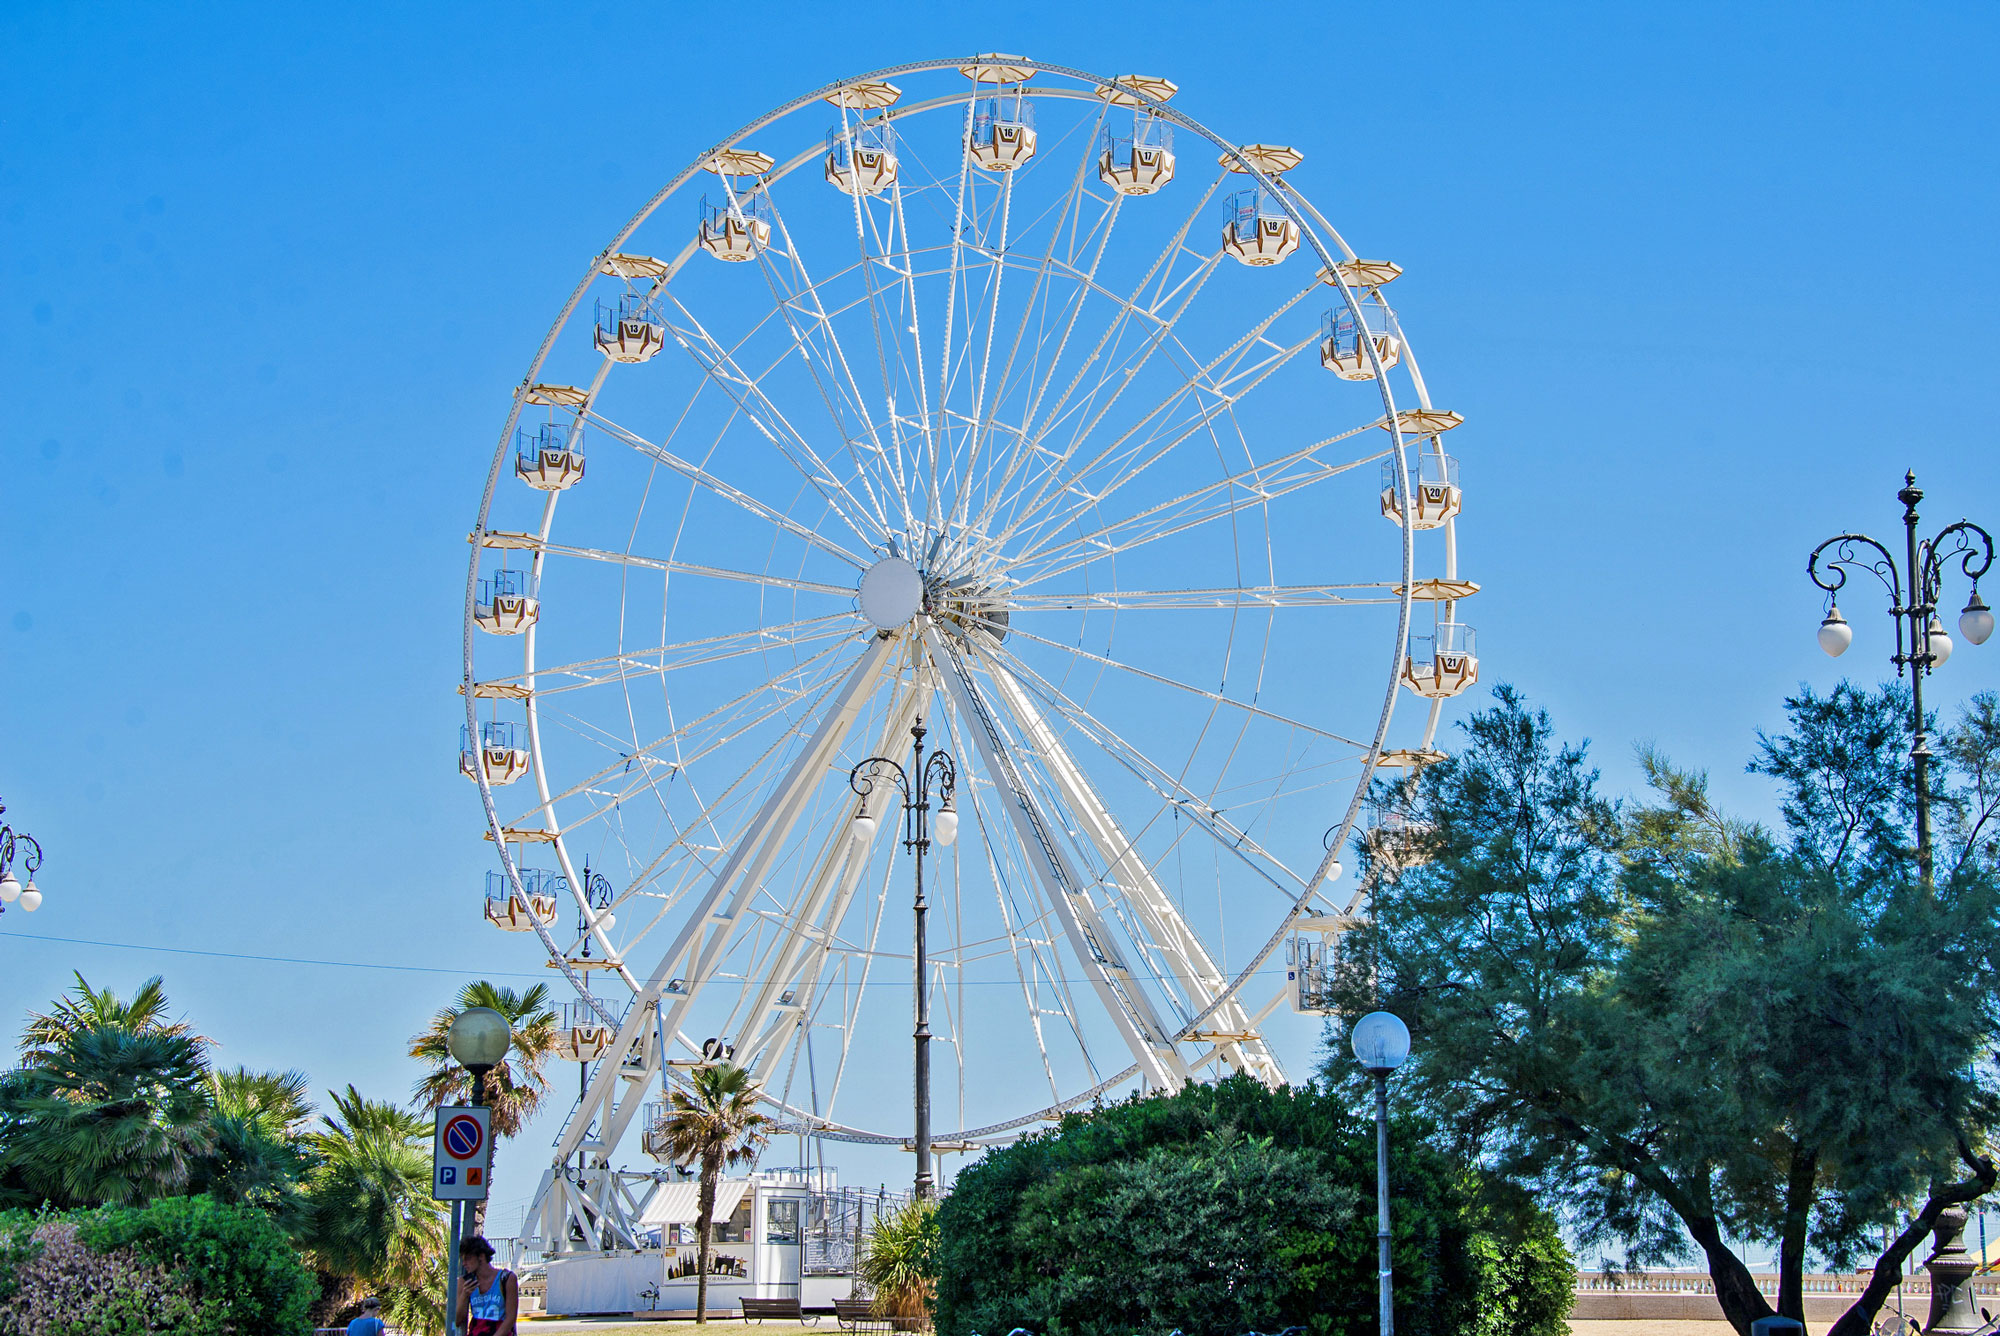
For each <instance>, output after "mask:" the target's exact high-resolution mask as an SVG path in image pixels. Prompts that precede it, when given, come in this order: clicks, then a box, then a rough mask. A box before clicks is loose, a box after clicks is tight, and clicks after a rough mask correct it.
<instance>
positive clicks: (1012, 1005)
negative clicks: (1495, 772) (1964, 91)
mask: <svg viewBox="0 0 2000 1336" xmlns="http://www.w3.org/2000/svg"><path fill="white" fill-rule="evenodd" d="M1176 91H1177V89H1176V86H1175V84H1174V83H1173V82H1171V81H1170V80H1168V79H1165V78H1159V77H1152V76H1142V75H1124V76H1118V77H1115V78H1105V77H1100V76H1097V75H1092V74H1088V73H1085V72H1083V71H1079V70H1072V69H1065V68H1061V67H1056V66H1049V65H1039V64H1035V63H1032V62H1029V61H1026V60H1023V59H1021V58H1018V57H1011V56H980V57H976V58H971V59H960V60H950V61H939V62H933V63H925V64H913V65H902V66H897V67H895V68H892V69H887V70H882V71H879V72H876V73H872V74H868V75H864V76H861V77H858V78H853V79H848V80H843V81H841V82H838V83H835V84H830V85H828V86H827V87H825V88H821V89H818V90H816V91H814V92H811V93H809V94H806V95H805V96H802V97H799V98H797V99H795V100H793V101H791V102H788V103H786V104H785V105H783V106H781V107H779V108H777V109H776V110H774V111H772V112H770V113H769V114H767V115H764V116H760V117H759V118H757V119H756V120H755V121H753V122H751V123H750V124H749V125H748V126H746V127H745V128H744V129H743V130H742V131H741V132H740V133H738V134H736V135H734V136H732V137H731V138H730V139H729V140H727V141H726V142H725V143H723V144H722V145H720V146H718V147H717V148H715V149H713V150H711V151H709V152H706V153H703V154H702V155H701V156H700V157H699V158H698V159H696V161H695V162H694V163H693V164H691V165H690V166H688V167H687V168H686V170H684V171H682V172H681V173H680V174H679V175H678V176H676V177H675V178H674V179H673V180H672V181H671V182H669V183H668V185H667V186H666V187H665V188H664V189H663V190H661V191H660V192H659V194H658V195H656V196H654V197H653V198H652V199H651V200H650V201H648V202H647V204H646V205H645V207H644V208H643V209H641V210H640V212H639V213H638V215H637V216H636V217H634V218H633V219H632V220H631V221H630V222H629V223H627V224H626V225H625V226H624V227H623V228H622V229H620V230H619V232H618V234H617V235H616V236H615V237H614V238H613V239H612V241H611V242H610V244H609V245H607V246H606V247H605V249H604V250H603V251H602V252H601V253H599V254H598V255H597V256H596V257H595V258H594V259H592V260H591V261H590V263H589V266H588V269H587V272H586V273H585V275H584V277H583V279H582V281H581V282H580V283H579V284H578V285H577V287H576V289H575V291H574V292H573V293H572V294H571V295H570V297H569V300H568V301H567V302H566V303H565V304H564V305H563V307H562V310H561V312H560V313H559V314H558V316H557V318H556V320H555V323H554V325H553V326H552V327H551V329H550V330H549V333H548V335H547V337H546V338H545V339H544V340H543V342H542V344H541V347H540V349H539V350H538V351H537V353H536V355H535V357H534V360H533V363H532V364H531V366H530V368H529V371H528V374H527V375H526V377H524V379H523V380H522V382H521V384H520V386H519V387H518V388H517V390H516V391H515V393H514V396H513V401H512V403H511V404H510V405H509V407H508V411H507V414H506V425H505V427H504V429H503V431H502V433H501V439H500V443H499V448H498V450H497V451H496V453H495V455H494V458H493V463H492V467H491V469H490V471H489V473H488V475H487V479H486V486H485V491H484V494H483V496H482V498H481V501H480V508H479V518H478V523H477V526H476V527H475V529H474V530H473V532H472V534H471V541H472V543H473V559H472V563H471V569H470V571H469V573H468V577H467V585H466V601H465V660H464V670H465V671H464V679H463V683H462V686H461V690H462V692H463V693H464V694H465V696H466V725H465V730H464V735H463V738H462V745H461V749H460V750H461V754H460V768H461V770H462V771H463V772H464V773H465V775H466V776H467V777H468V778H470V779H472V780H474V781H475V782H476V783H477V785H478V789H479V793H480V797H481V800H482V802H483V803H484V806H485V811H486V817H487V821H488V830H487V838H488V839H489V840H491V841H493V842H494V843H495V844H496V846H497V850H498V853H499V862H500V867H499V869H498V870H497V871H495V872H493V873H491V874H489V877H488V886H487V890H486V896H485V901H484V913H485V915H486V917H487V918H488V919H489V920H490V921H491V922H492V923H494V924H495V925H496V926H497V927H499V928H502V929H507V930H510V931H513V932H518V933H524V934H525V933H532V934H534V935H535V937H537V938H539V941H540V944H541V946H542V947H543V948H544V949H545V950H546V952H547V953H548V957H549V963H550V965H551V966H552V967H554V968H556V969H558V970H560V971H561V972H562V973H563V974H564V975H565V976H566V977H567V979H568V981H569V983H570V985H571V986H572V988H573V989H574V992H575V997H574V1000H572V1001H570V1002H568V1003H566V1004H565V1006H564V1016H563V1028H562V1036H563V1038H562V1043H561V1051H562V1054H563V1056H564V1057H567V1058H569V1059H571V1060H573V1061H576V1062H579V1063H583V1064H586V1068H585V1071H586V1079H585V1083H584V1091H583V1094H582V1096H581V1097H580V1099H579V1102H578V1106H577V1108H576V1110H575V1111H574V1112H573V1113H572V1114H571V1116H570V1118H569V1121H568V1122H567V1123H566V1124H565V1126H564V1128H563V1132H562V1134H561V1136H560V1138H559V1139H558V1142H557V1144H556V1147H555V1153H554V1155H553V1156H552V1158H551V1168H550V1170H549V1172H548V1173H547V1174H546V1175H545V1177H544V1180H543V1183H542V1187H541V1189H540V1191H539V1193H538V1195H537V1198H536V1206H535V1208H534V1209H533V1211H532V1212H531V1217H530V1221H529V1227H528V1232H529V1233H530V1234H531V1235H534V1236H536V1237H537V1239H538V1240H539V1241H540V1243H541V1244H542V1246H544V1247H546V1248H549V1249H553V1250H560V1249H562V1248H564V1247H566V1246H569V1242H568V1241H569V1239H570V1238H571V1237H572V1233H574V1234H576V1235H577V1236H580V1237H587V1238H590V1239H593V1240H596V1239H599V1238H610V1239H612V1240H614V1241H615V1242H616V1243H618V1244H619V1245H620V1246H636V1245H637V1242H638V1240H637V1236H636V1232H635V1229H636V1227H635V1226H634V1225H633V1223H632V1221H633V1219H634V1215H635V1210H636V1205H637V1198H636V1197H635V1195H634V1192H633V1183H634V1182H635V1181H636V1179H635V1176H634V1175H629V1174H623V1173H621V1171H619V1170H617V1169H615V1168H613V1166H612V1161H613V1158H614V1156H615V1155H616V1154H617V1153H618V1150H619V1147H620V1143H621V1142H622V1141H624V1140H625V1139H626V1137H627V1133H628V1132H629V1131H630V1130H631V1129H633V1128H634V1126H635V1125H636V1126H637V1127H638V1128H639V1132H640V1134H639V1136H638V1138H637V1140H638V1141H639V1143H640V1144H641V1146H642V1147H643V1148H644V1149H646V1150H649V1151H650V1150H651V1148H652V1147H651V1141H652V1138H651V1137H650V1136H649V1135H647V1133H648V1131H649V1130H650V1126H651V1122H652V1119H653V1116H654V1113H653V1110H654V1109H655V1108H656V1107H657V1105H656V1102H657V1101H658V1100H659V1099H660V1098H661V1092H662V1091H663V1090H664V1089H666V1088H668V1086H669V1083H671V1082H672V1081H674V1080H676V1079H678V1078H679V1077H680V1076H683V1075H685V1074H686V1072H688V1071H689V1070H690V1069H691V1068H693V1067H695V1066H698V1065H700V1064H702V1063H705V1062H712V1061H716V1060H718V1059H720V1058H723V1057H727V1058H729V1059H730V1060H732V1061H734V1062H735V1063H737V1064H738V1065H741V1066H743V1067H745V1068H747V1069H749V1070H750V1071H751V1072H752V1073H753V1074H754V1075H755V1076H756V1078H757V1079H758V1080H759V1081H760V1082H761V1083H762V1088H763V1091H764V1096H765V1098H766V1100H767V1101H768V1103H769V1104H770V1105H771V1106H772V1109H773V1113H774V1116H775V1117H776V1118H777V1119H778V1120H779V1122H780V1124H781V1126H783V1127H785V1128H787V1129H788V1130H791V1131H797V1132H800V1133H802V1134H806V1133H809V1134H811V1135H814V1136H820V1137H827V1138H834V1139H846V1140H851V1141H864V1142H877V1143H882V1144H890V1145H894V1144H904V1143H907V1142H908V1141H909V1139H910V1136H911V1131H910V1123H909V1113H908V1103H907V1097H906V1095H905V1093H904V1092H906V1091H907V1090H908V1089H909V1086H908V1079H907V1078H908V1072H909V1067H908V1065H907V1062H908V1059H907V1053H908V1048H907V1044H908V1042H909V1035H910V1022H911V1009H912V995H913V991H914V988H915V985H916V982H917V981H916V980H914V979H913V977H912V974H913V962H914V960H915V959H916V958H917V957H916V952H915V950H914V932H913V926H912V917H911V905H910V899H909V876H910V869H909V860H908V856H907V854H906V853H905V851H904V850H903V849H902V848H900V847H899V842H898V841H897V840H896V839H895V838H893V832H894V830H895V828H896V826H897V824H898V822H899V820H900V816H901V813H900V809H899V808H898V807H897V803H899V802H900V801H901V798H900V796H899V795H887V796H886V797H885V794H886V788H878V789H876V790H875V792H874V793H873V794H871V795H869V796H868V797H867V798H865V799H864V797H863V795H862V793H861V792H860V788H859V787H858V786H856V785H853V784H851V783H850V782H849V780H850V773H851V771H852V770H853V769H854V767H855V766H856V765H858V764H861V763H863V762H864V761H866V760H867V758H870V757H874V756H890V757H894V756H898V755H900V754H904V753H906V752H907V749H908V739H909V737H910V735H911V732H912V730H913V729H914V728H917V727H922V728H924V729H925V730H926V732H927V734H928V737H929V743H930V745H931V746H933V747H942V748H945V749H948V750H949V752H950V753H951V754H952V755H953V756H954V757H955V758H956V761H957V784H956V788H955V792H954V798H953V801H954V804H955V807H954V824H955V827H956V832H957V839H956V840H955V841H953V842H951V843H950V845H949V847H934V848H933V849H932V858H931V861H930V863H929V865H928V870H927V877H928V879H929V887H930V909H929V914H930V926H929V950H928V956H927V959H928V967H927V970H926V978H925V979H924V981H923V983H924V986H925V987H926V988H927V989H928V990H929V991H928V997H929V999H930V1002H931V1006H932V1013H933V1027H934V1031H935V1036H936V1048H937V1051H938V1054H939V1056H938V1058H937V1060H936V1061H937V1063H938V1078H937V1088H938V1099H937V1102H938V1115H937V1118H938V1123H939V1126H940V1128H941V1129H943V1130H940V1131H939V1132H938V1134H937V1138H936V1139H937V1144H939V1145H941V1146H947V1147H957V1148H971V1147H976V1146H980V1145H986V1144H993V1143H997V1142H1001V1141H1005V1140H1008V1139H1011V1138H1013V1137H1016V1136H1019V1135H1021V1134H1022V1133H1023V1132H1024V1131H1027V1130H1033V1129H1034V1128H1036V1127H1038V1126H1042V1125H1044V1124H1045V1122H1046V1120H1049V1119H1053V1118H1056V1117H1059V1116H1060V1114H1061V1112H1062V1111H1063V1110H1065V1109H1070V1108H1074V1107H1076V1106H1078V1105H1079V1104H1083V1103H1087V1102H1088V1101H1090V1100H1092V1099H1096V1098H1100V1097H1105V1096H1108V1095H1115V1094H1118V1093H1120V1092H1123V1091H1127V1090H1133V1089H1172V1088H1175V1087H1177V1086H1179V1085H1180V1084H1181V1083H1183V1082H1185V1081H1188V1080H1190V1079H1201V1078H1204V1077H1207V1076H1210V1075H1216V1074H1222V1073H1228V1072H1246V1073H1249V1074H1251V1075H1253V1076H1255V1077H1256V1078H1258V1079H1260V1080H1263V1081H1266V1082H1272V1083H1275V1082H1278V1081H1280V1080H1282V1079H1284V1073H1283V1070H1282V1067H1281V1065H1280V1063H1279V1060H1278V1058H1277V1056H1276V1055H1275V1054H1274V1052H1273V1050H1272V1047H1271V1045H1270V1044H1269V1043H1268V1042H1267V1038H1266V1031H1267V1030H1268V1028H1269V1026H1270V1025H1271V1024H1272V1023H1273V1022H1272V1018H1273V1016H1274V1015H1282V1014H1285V1013H1289V1012H1291V1011H1294V1010H1303V1011H1307V1012H1312V1011H1316V1010H1323V1006H1322V1004H1321V997H1320V990H1321V987H1322V985H1323V984H1324V982H1325V980H1324V976H1323V967H1324V965H1325V961H1326V959H1327V946H1328V944H1329V943H1330V942H1331V940H1332V938H1333V936H1334V935H1335V934H1337V933H1338V932H1339V931H1340V930H1341V929H1342V928H1343V927H1345V926H1347V925H1348V924H1349V923H1350V922H1351V921H1352V920H1351V917H1350V916H1351V915H1352V914H1353V913H1354V912H1356V910H1357V909H1358V908H1359V900H1360V898H1361V896H1362V894H1363V893H1364V892H1363V891H1362V890H1360V889H1358V888H1356V887H1354V886H1352V885H1343V884H1342V872H1341V868H1340V864H1339V862H1338V861H1337V854H1338V851H1339V850H1340V849H1341V848H1342V847H1343V846H1344V845H1346V844H1347V843H1348V842H1349V841H1350V839H1351V838H1353V837H1354V836H1356V835H1357V834H1360V833H1362V832H1364V831H1365V830H1367V829H1368V828H1369V826H1370V824H1371V822H1370V817H1369V813H1368V811H1367V806H1366V799H1367V793H1368V784H1369V780H1370V778H1371V776H1372V775H1373V774H1374V773H1375V772H1376V770H1377V768H1378V767H1382V766H1386V765H1404V766H1417V765H1421V764H1422V763H1424V762H1425V761H1426V760H1428V759H1432V758H1434V757H1435V756H1436V753H1435V752H1434V751H1433V750H1432V743H1433V736H1434V733H1435V730H1436V728H1437V724H1438V718H1439V709H1440V706H1441V704H1442V702H1443V700H1444V699H1446V698H1448V697H1450V696H1453V695H1456V694H1457V693H1458V692H1461V691H1463V690H1464V689H1465V688H1466V687H1468V686H1470V685H1471V684H1472V683H1473V682H1474V681H1476V679H1477V676H1478V660H1477V657H1476V655H1475V652H1474V645H1473V633H1472V630H1471V628H1470V627H1469V626H1467V625H1465V624H1464V623H1462V622H1461V621H1459V619H1458V612H1457V609H1458V605H1459V603H1460V602H1461V601H1462V600H1463V599H1465V598H1467V597H1469V596H1470V595H1471V594H1473V593H1474V592H1475V591H1476V588H1477V586H1475V585H1473V584H1472V583H1470V582H1468V581H1464V580H1461V579H1460V578H1459V576H1458V571H1457V552H1456V519H1457V516H1458V514H1459V510H1460V506H1461V499H1462V498H1461V492H1460V489H1459V480H1458V466H1457V462H1456V460H1455V459H1454V458H1453V457H1452V456H1451V455H1450V454H1448V453H1447V451H1446V449H1445V447H1444V444H1443V441H1444V439H1445V433H1447V432H1449V431H1451V430H1452V429H1453V428H1455V427H1457V426H1458V425H1459V423H1460V421H1461V419H1460V417H1459V416H1458V415H1457V414H1456V413H1453V412H1450V411H1447V410H1445V409H1441V408H1438V407H1436V406H1434V405H1433V404H1432V402H1431V398H1430V395H1429V393H1428V391H1427V390H1426V388H1425V385H1424V381H1423V378H1422V376H1421V375H1420V373H1419V371H1418V367H1417V361H1416V356H1415V353H1414V350H1413V349H1412V347H1411V343H1410V339H1409V336H1408V334H1407V332H1406V331H1405V330H1404V329H1403V327H1402V325H1401V323H1400V321H1399V320H1398V319H1397V316H1396V314H1395V311H1394V309H1393V308H1392V306H1391V305H1390V303H1389V301H1388V300H1387V298H1386V295H1385V293H1386V290H1387V288H1388V285H1389V284H1390V283H1391V282H1392V280H1395V279H1396V278H1397V277H1398V276H1399V275H1400V274H1401V272H1402V271H1401V269H1400V268H1399V267H1398V266H1397V265H1395V264H1393V263H1390V262H1387V261H1381V260H1369V259H1363V258H1361V257H1360V256H1358V255H1357V254H1356V253H1355V252H1354V251H1353V250H1352V249H1351V248H1350V247H1349V246H1348V244H1347V243H1346V242H1345V241H1344V240H1343V239H1342V238H1341V236H1340V235H1339V234H1338V233H1337V232H1335V231H1334V229H1333V227H1332V226H1331V225H1330V224H1329V223H1328V222H1327V220H1326V219H1325V218H1324V217H1323V216H1322V215H1321V214H1320V212H1319V210H1318V209H1316V208H1315V207H1314V206H1313V204H1312V203H1311V202H1310V201H1308V200H1307V199H1306V198H1305V197H1304V196H1303V195H1302V194H1301V193H1300V192H1299V191H1297V190H1296V189H1294V188H1293V186H1292V185H1291V184H1290V182H1289V180H1288V177H1287V174H1288V173H1290V172H1291V171H1292V170H1293V169H1295V168H1296V167H1297V166H1298V165H1299V164H1300V162H1301V160H1302V154H1301V153H1300V151H1298V150H1297V149H1294V148H1291V147H1285V146H1280V145H1275V144H1266V143H1251V144H1245V145H1238V144H1236V143H1233V142H1230V141H1228V140H1225V139H1223V138H1220V137H1219V136H1217V135H1216V134H1214V133H1213V132H1211V131H1209V130H1208V129H1207V128H1205V127H1204V126H1202V125H1200V124H1198V123H1197V122H1195V121H1194V120H1192V119H1190V118H1189V117H1187V116H1185V115H1183V114H1181V113H1180V112H1179V111H1177V110H1176V109H1175V107H1174V106H1173V104H1172V99H1173V97H1174V95H1175V93H1176ZM1405 695H1408V696H1410V697H1412V698H1413V701H1412V703H1411V704H1406V705H1404V706H1403V708H1402V709H1400V710H1399V709H1398V705H1399V701H1401V700H1402V698H1403V697H1404V696H1405ZM885 803H886V807H885ZM864 804H866V806H864ZM870 809H872V810H870ZM857 817H860V818H863V819H862V820H860V821H857ZM883 827H886V828H887V833H881V834H878V835H876V837H875V838H872V839H871V838H868V837H867V834H866V832H869V831H871V830H879V829H880V828H883ZM940 833H941V834H942V833H943V832H940Z"/></svg>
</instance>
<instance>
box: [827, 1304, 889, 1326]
mask: <svg viewBox="0 0 2000 1336" xmlns="http://www.w3.org/2000/svg"><path fill="white" fill-rule="evenodd" d="M833 1320H834V1321H835V1322H837V1323H839V1324H840V1329H841V1330H842V1331H887V1330H889V1319H888V1318H886V1317H877V1316H876V1315H875V1301H874V1300H873V1299H835V1300H834V1301H833Z"/></svg>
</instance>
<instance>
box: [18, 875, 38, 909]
mask: <svg viewBox="0 0 2000 1336" xmlns="http://www.w3.org/2000/svg"><path fill="white" fill-rule="evenodd" d="M41 907H42V893H41V892H40V891H39V890H37V889H36V888H35V883H34V882H32V881H31V882H29V883H28V884H27V885H26V886H23V887H22V888H21V908H23V909H25V910H27V911H28V912H29V913H30V914H32V913H34V912H35V911H36V910H37V909H40V908H41Z"/></svg>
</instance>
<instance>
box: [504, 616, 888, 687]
mask: <svg viewBox="0 0 2000 1336" xmlns="http://www.w3.org/2000/svg"><path fill="white" fill-rule="evenodd" d="M853 620H854V619H853V618H852V617H851V616H850V615H849V614H847V613H844V612H830V613H826V614H824V615H822V616H818V617H804V618H801V619H799V620H797V621H791V622H779V623H777V624H775V625H771V626H760V627H758V628H757V629H756V630H754V631H739V632H736V633H733V634H729V635H717V636H704V637H702V638H700V639H698V640H683V641H680V642H678V643H676V644H672V645H658V646H654V647H652V648H649V649H637V650H627V651H626V652H625V653H623V654H614V655H608V656H606V657H604V658H598V659H579V660H577V661H575V662H573V663H558V664H548V665H539V664H538V665H536V666H535V667H534V668H531V669H526V670H523V671H522V672H519V673H510V674H507V675H504V676H501V677H494V678H488V679H487V680H486V681H484V682H482V683H480V686H481V687H506V686H515V685H521V686H524V687H526V688H528V689H531V690H532V691H533V694H534V695H535V696H536V697H537V698H545V697H548V696H559V695H562V694H564V693H566V692H571V691H578V690H581V689H583V688H585V687H594V686H603V685H605V684H606V683H612V682H624V681H628V680H630V679H633V678H638V677H654V676H660V675H664V674H666V673H672V672H678V671H680V670H681V669H684V668H700V667H705V666H707V665H709V664H715V663H723V662H726V661H728V660H730V659H738V658H742V657H744V656H746V655H751V654H767V653H770V652H771V651H773V650H778V649H792V648H796V647H798V646H801V645H810V644H816V643H818V642H819V641H821V640H824V639H827V638H829V637H831V636H842V635H849V634H851V633H852V631H853V627H852V622H853ZM547 678H557V679H561V680H560V681H559V684H558V685H554V686H549V685H545V684H544V679H547Z"/></svg>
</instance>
